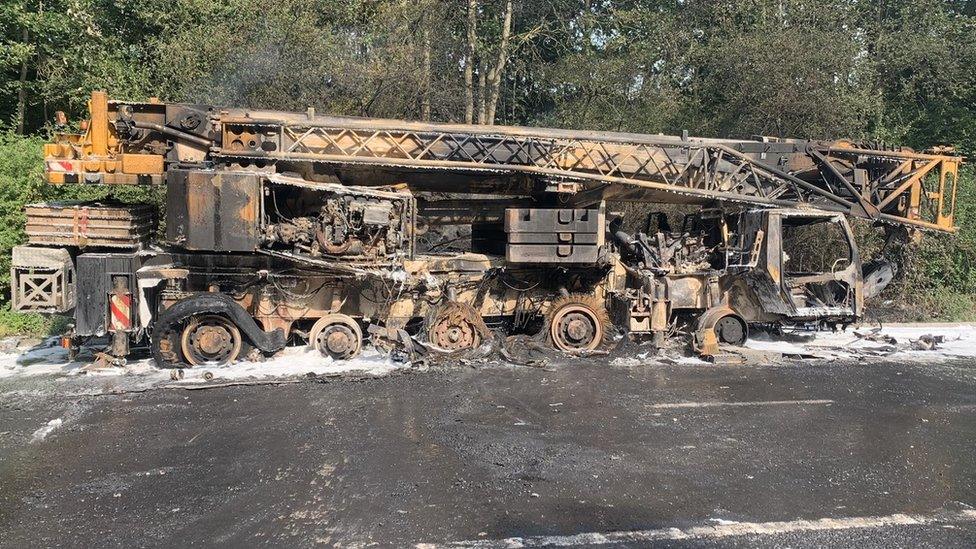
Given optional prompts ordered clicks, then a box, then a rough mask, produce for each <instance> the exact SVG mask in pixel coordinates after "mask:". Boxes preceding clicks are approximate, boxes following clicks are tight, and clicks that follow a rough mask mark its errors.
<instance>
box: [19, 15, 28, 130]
mask: <svg viewBox="0 0 976 549" xmlns="http://www.w3.org/2000/svg"><path fill="white" fill-rule="evenodd" d="M29 38H30V36H29V35H28V33H27V29H24V44H27V40H28V39H29ZM27 59H28V58H27V57H24V60H23V61H21V63H20V86H19V87H18V88H17V133H19V134H20V135H26V133H25V131H24V130H25V129H26V126H27V124H26V120H25V119H26V117H27Z"/></svg>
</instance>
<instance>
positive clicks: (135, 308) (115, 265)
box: [75, 253, 142, 336]
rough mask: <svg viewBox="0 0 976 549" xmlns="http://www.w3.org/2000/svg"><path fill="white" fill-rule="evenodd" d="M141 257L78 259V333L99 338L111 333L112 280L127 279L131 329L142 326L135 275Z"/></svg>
mask: <svg viewBox="0 0 976 549" xmlns="http://www.w3.org/2000/svg"><path fill="white" fill-rule="evenodd" d="M139 267H142V257H141V256H139V255H137V254H134V253H90V254H81V255H79V256H78V296H79V300H78V307H77V308H76V309H75V333H76V334H78V335H80V336H100V335H104V334H105V333H107V332H108V322H109V321H108V315H109V294H110V293H112V277H114V276H124V277H126V279H127V282H128V283H127V286H128V288H129V291H130V293H131V295H132V301H131V304H130V314H131V325H132V326H139V299H140V295H139V291H138V283H137V280H136V271H137V270H139Z"/></svg>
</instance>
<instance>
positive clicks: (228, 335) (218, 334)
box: [181, 315, 243, 366]
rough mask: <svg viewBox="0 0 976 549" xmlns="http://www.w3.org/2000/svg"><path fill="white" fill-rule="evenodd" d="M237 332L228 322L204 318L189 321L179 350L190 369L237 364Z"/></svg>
mask: <svg viewBox="0 0 976 549" xmlns="http://www.w3.org/2000/svg"><path fill="white" fill-rule="evenodd" d="M242 344H243V342H242V340H241V332H240V330H238V329H237V326H235V325H234V323H233V322H231V321H230V320H228V319H226V318H224V317H222V316H218V315H207V316H202V317H197V318H193V319H191V320H190V323H189V324H187V326H186V328H184V329H183V335H182V337H181V348H182V351H183V356H184V358H186V361H187V362H188V363H189V364H190V365H192V366H203V365H206V366H220V365H222V364H228V363H230V362H233V361H234V360H237V357H238V356H239V355H240V353H241V346H242Z"/></svg>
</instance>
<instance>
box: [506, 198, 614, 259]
mask: <svg viewBox="0 0 976 549" xmlns="http://www.w3.org/2000/svg"><path fill="white" fill-rule="evenodd" d="M605 225H606V221H605V219H604V216H603V212H602V211H601V210H599V209H591V210H586V209H566V208H562V209H555V208H554V209H542V208H510V209H508V210H505V232H506V233H507V235H508V246H507V247H506V249H505V257H506V259H507V260H508V261H511V262H513V263H576V264H592V263H596V261H597V259H599V253H600V246H601V245H602V243H603V238H604V234H605Z"/></svg>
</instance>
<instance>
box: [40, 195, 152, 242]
mask: <svg viewBox="0 0 976 549" xmlns="http://www.w3.org/2000/svg"><path fill="white" fill-rule="evenodd" d="M25 210H26V213H27V225H26V228H25V230H26V233H27V240H28V242H30V243H31V244H43V245H54V246H77V247H80V248H84V247H88V246H92V247H110V248H138V247H141V246H143V245H145V244H146V243H148V242H149V240H150V239H151V238H152V236H153V235H154V233H155V230H156V214H155V208H154V207H153V206H150V205H148V204H133V205H124V206H122V205H110V204H101V203H97V202H48V203H43V204H28V205H27V207H26V208H25Z"/></svg>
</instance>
